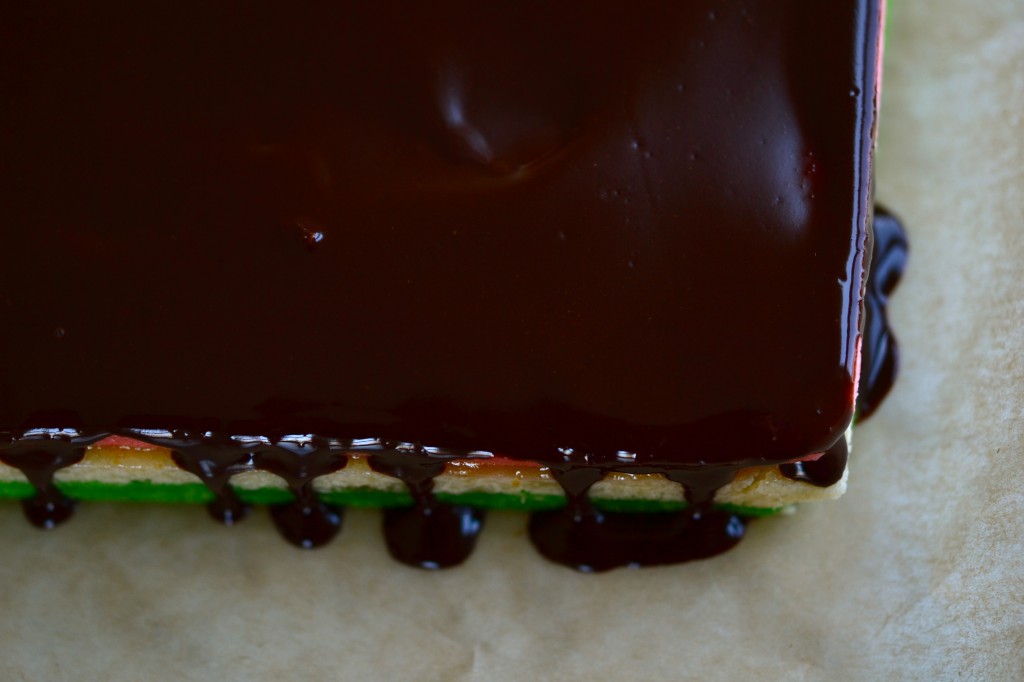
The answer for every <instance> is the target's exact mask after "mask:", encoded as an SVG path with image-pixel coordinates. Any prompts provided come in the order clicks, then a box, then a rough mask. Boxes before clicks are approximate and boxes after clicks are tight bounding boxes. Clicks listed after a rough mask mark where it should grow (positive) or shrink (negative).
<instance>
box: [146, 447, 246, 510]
mask: <svg viewBox="0 0 1024 682" xmlns="http://www.w3.org/2000/svg"><path fill="white" fill-rule="evenodd" d="M134 437H137V438H139V439H140V440H144V441H146V442H148V443H151V444H153V445H159V446H161V447H165V448H169V449H170V450H171V457H172V458H173V459H174V463H175V464H177V465H178V466H179V467H181V468H182V469H184V470H185V471H187V472H189V473H191V474H194V475H196V476H198V477H199V480H201V481H202V482H203V485H205V486H206V487H207V488H208V489H209V490H210V492H212V493H213V494H214V500H213V502H211V503H210V504H209V505H207V510H208V511H209V512H210V516H212V517H213V518H215V519H217V520H218V521H220V522H221V523H223V524H224V525H225V526H233V525H234V524H236V523H238V522H239V521H241V520H242V519H244V518H245V517H246V516H248V515H249V507H248V505H245V504H243V503H242V501H241V500H239V499H238V496H237V495H236V494H235V491H234V490H232V489H231V486H230V485H228V482H229V481H230V479H231V477H232V476H234V475H235V474H237V473H241V472H243V471H249V470H251V469H252V453H251V451H250V450H249V448H248V447H246V446H245V445H244V444H240V443H238V442H237V441H236V440H235V439H233V438H230V437H227V436H219V435H217V434H213V433H205V434H202V435H198V434H189V433H185V432H175V433H173V434H171V435H170V436H169V437H166V438H164V437H153V436H149V437H147V436H146V435H144V434H135V435H134Z"/></svg>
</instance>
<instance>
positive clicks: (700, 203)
mask: <svg viewBox="0 0 1024 682" xmlns="http://www.w3.org/2000/svg"><path fill="white" fill-rule="evenodd" d="M3 11H4V14H5V16H4V21H0V32H2V35H0V38H2V40H0V50H2V52H0V79H2V80H0V86H2V91H3V92H5V93H8V94H7V95H6V101H5V114H6V116H7V117H8V119H9V121H8V125H5V126H4V127H3V128H2V132H0V134H2V135H3V138H2V140H0V142H2V143H3V146H4V149H5V161H4V163H3V165H2V166H0V173H2V175H0V200H2V205H3V206H4V211H5V227H4V230H3V231H2V232H0V251H2V252H3V253H5V254H6V255H8V262H7V264H6V265H5V267H4V268H3V269H0V305H2V306H3V307H4V311H5V315H4V317H3V319H4V320H6V324H8V325H11V324H14V325H16V333H15V332H14V330H11V331H10V332H9V333H5V334H2V335H0V358H4V361H3V364H2V365H0V389H2V390H0V432H2V433H3V434H6V436H7V440H8V441H10V442H9V443H8V444H7V445H0V451H2V452H3V457H4V459H5V461H8V460H11V461H17V462H21V464H18V465H17V466H20V467H21V468H23V470H26V469H28V470H31V467H32V465H27V464H25V463H24V461H25V459H26V457H23V456H19V455H17V454H16V453H19V452H22V453H24V452H29V451H32V452H34V453H35V452H38V453H40V454H33V459H34V458H36V457H39V458H40V459H41V461H44V462H45V461H48V462H49V463H48V464H46V463H44V464H43V465H42V466H41V467H40V468H38V470H37V471H36V472H34V473H33V476H35V478H34V479H33V482H34V483H36V485H37V488H38V490H39V495H40V497H39V499H40V500H44V499H47V500H49V502H45V503H44V506H45V505H46V504H49V505H51V506H53V505H54V504H56V503H55V502H54V501H53V500H54V499H57V498H55V497H54V489H53V486H52V473H53V471H55V470H56V468H58V467H59V466H63V465H66V463H67V462H70V461H71V460H72V459H73V456H71V455H68V454H67V452H73V451H74V450H75V448H71V450H70V451H69V450H68V448H67V447H65V446H64V445H60V444H59V442H61V441H59V440H58V441H53V440H52V439H51V441H49V442H46V443H43V442H42V441H39V442H38V443H35V442H33V443H32V446H31V448H30V449H29V450H25V449H22V446H23V444H24V443H25V442H26V441H27V440H29V439H30V438H29V436H28V435H26V434H28V433H29V430H31V429H39V428H41V429H49V430H51V431H50V432H52V430H54V429H71V428H72V427H73V428H74V429H75V433H76V434H77V435H76V436H75V438H86V439H98V438H100V437H102V436H103V435H106V434H122V435H130V436H132V437H135V438H138V439H140V440H143V441H145V442H149V443H153V444H156V445H161V446H165V447H169V448H171V449H172V451H173V452H174V459H175V461H176V462H177V463H178V464H179V466H181V467H182V468H183V469H185V470H187V471H190V472H192V473H194V474H196V475H197V476H199V478H200V479H201V480H202V481H203V482H204V483H205V484H206V485H207V486H208V487H209V488H210V490H212V491H213V492H214V494H215V497H216V500H215V502H214V503H213V505H212V506H211V510H212V512H213V513H214V515H215V516H216V517H218V518H220V519H222V520H223V521H225V522H228V523H233V522H235V521H236V520H238V519H240V518H242V517H244V515H245V512H246V510H245V508H244V506H243V505H241V504H240V503H239V501H238V500H237V498H236V497H235V495H234V493H233V492H232V491H231V488H230V487H229V486H228V485H227V482H228V479H229V478H230V476H231V475H233V474H235V473H238V472H240V471H246V470H250V469H265V470H268V471H272V472H274V473H276V474H278V475H280V476H282V477H283V478H284V479H285V481H286V482H287V484H288V486H289V488H290V490H291V491H292V494H293V495H294V498H295V500H294V502H293V503H291V504H289V505H285V506H283V507H281V508H278V509H275V510H274V511H273V516H274V519H275V522H276V523H277V525H278V527H279V528H280V529H281V530H282V531H283V532H284V533H285V534H286V536H287V537H288V538H289V539H290V540H291V541H292V542H295V543H296V544H299V545H302V546H315V545H317V544H320V543H322V542H324V541H326V540H327V539H329V538H330V537H331V536H332V535H333V534H334V533H335V532H336V531H337V528H338V527H339V525H340V520H341V519H340V515H339V513H338V511H337V510H334V509H331V508H328V507H326V506H325V505H323V504H322V503H321V502H319V501H318V500H317V499H316V497H315V496H314V494H313V491H312V482H313V480H314V479H315V478H316V477H317V476H320V475H323V474H325V473H329V472H331V471H335V470H337V469H339V468H341V467H343V466H344V465H345V462H346V459H345V453H349V452H353V453H366V454H369V455H370V456H371V466H373V467H374V468H375V469H377V470H379V471H383V472H385V473H388V474H390V475H394V476H397V477H399V478H401V479H402V480H403V481H404V482H405V483H406V485H407V487H408V489H409V491H410V493H411V494H412V496H413V499H414V505H413V507H412V508H411V509H410V510H393V511H389V512H386V515H385V533H386V535H387V537H388V543H389V547H390V549H391V551H392V553H393V554H394V555H395V556H396V557H398V558H400V559H401V560H403V561H407V562H409V563H413V564H416V565H422V566H441V565H450V564H453V563H458V562H459V561H462V560H463V559H464V558H465V556H466V555H467V554H468V553H469V551H470V550H471V549H472V545H473V541H474V539H475V536H476V532H477V531H478V530H479V527H480V524H481V519H482V517H480V516H479V515H477V514H476V513H475V512H473V511H472V510H467V509H462V508H457V507H449V506H446V505H443V504H441V503H439V502H438V501H437V500H436V499H435V498H434V496H433V495H432V479H433V477H434V476H436V475H437V473H439V472H440V471H442V470H443V466H444V464H443V461H444V459H446V458H451V457H455V456H464V455H466V454H467V453H470V452H473V451H477V450H489V451H494V452H500V453H501V454H502V455H504V456H507V457H511V458H515V459H524V460H534V461H540V462H542V463H545V464H547V465H548V466H550V467H552V470H553V471H555V472H556V476H557V478H558V479H559V482H560V483H561V484H562V485H563V488H564V489H565V490H566V493H567V497H568V500H569V504H568V506H567V508H566V511H564V512H552V513H550V514H542V515H537V516H536V517H535V518H534V520H533V521H532V522H531V534H532V536H533V538H534V540H535V542H536V543H537V544H538V546H541V547H542V551H544V552H545V554H546V555H548V556H550V557H552V558H555V559H556V560H559V561H563V562H565V563H569V564H572V565H577V566H581V567H583V566H586V567H589V568H592V569H594V570H600V569H603V568H608V567H611V566H615V565H624V564H636V563H641V564H642V563H659V562H662V561H663V560H664V561H678V560H684V559H686V558H697V557H701V556H707V555H710V554H713V553H716V552H717V551H721V549H724V548H726V547H727V546H731V544H733V543H734V542H735V541H736V540H737V539H738V537H739V536H740V535H742V523H740V522H739V521H738V520H736V519H734V518H732V517H731V516H729V515H728V514H722V513H719V512H716V511H714V510H712V509H711V507H710V504H711V502H712V500H713V497H714V491H715V490H716V489H717V488H718V487H720V486H721V485H722V484H724V483H725V482H727V481H728V480H730V479H731V477H732V476H733V475H734V474H735V472H736V471H738V470H739V469H742V468H746V467H749V466H764V465H771V464H780V463H784V462H787V461H791V460H792V459H793V458H794V457H796V456H803V455H807V454H811V453H817V452H822V451H826V450H828V449H829V448H831V447H832V446H833V444H835V443H836V442H837V441H838V440H840V439H841V438H842V434H843V433H844V431H845V430H846V428H847V426H848V424H849V423H850V420H851V418H852V415H853V409H854V405H853V394H854V373H855V371H856V355H857V352H856V351H857V343H858V338H859V336H858V329H859V328H860V325H861V320H860V295H861V291H862V289H863V288H864V277H865V272H866V269H865V268H866V264H865V262H864V261H865V259H864V257H863V254H864V252H865V250H866V248H867V246H868V244H867V240H868V229H867V224H868V222H869V218H870V216H869V200H870V188H871V171H870V168H871V165H870V163H869V160H870V153H871V149H872V146H873V131H874V124H875V95H876V92H877V82H876V70H875V68H874V66H875V59H876V55H877V51H878V38H879V37H878V26H879V24H878V14H879V3H878V2H877V0H846V1H845V2H830V3H812V4H810V5H808V4H806V3H800V2H798V1H797V0H788V1H779V2H773V3H760V4H754V3H742V2H738V3H735V4H733V5H729V6H724V7H723V6H722V5H721V4H720V3H712V2H692V3H662V4H661V5H660V6H658V7H654V8H645V10H644V11H643V12H630V11H628V10H627V9H626V8H624V7H622V6H621V5H620V4H619V3H616V2H610V1H609V2H597V3H588V4H587V8H586V11H585V12H580V11H578V8H576V7H574V6H572V5H571V3H567V4H565V5H563V4H557V6H555V7H551V6H549V3H538V4H536V5H534V4H530V3H525V4H524V3H521V2H512V3H507V4H506V3H501V2H495V3H470V2H463V1H461V0H447V1H446V2H442V3H432V4H431V6H430V8H429V9H427V8H425V7H424V8H419V7H416V6H413V7H410V6H408V5H407V4H404V3H397V4H394V6H392V3H389V2H380V3H371V4H368V5H366V6H362V5H359V4H353V5H350V6H345V7H328V8H318V9H315V10H313V9H308V8H301V7H287V8H283V7H280V8H279V7H277V6H276V5H275V4H273V3H269V2H266V3H264V2H254V3H246V6H245V8H244V9H238V8H234V7H231V6H229V5H222V4H220V3H214V4H212V5H211V4H210V3H205V2H175V3H162V2H154V3H147V4H146V5H144V6H139V7H137V8H132V9H131V10H124V9H123V8H122V9H118V10H113V9H111V8H107V7H103V6H100V7H94V6H90V7H89V8H84V9H83V8H80V7H79V5H78V3H70V2H68V3H62V2H55V3H45V4H42V3H34V4H29V5H26V6H18V7H17V8H7V9H5V10H3ZM399 19H400V20H399ZM525 45H528V46H529V49H524V47H523V46H525ZM182 46H188V50H183V49H182ZM851 207H852V208H851ZM41 273H44V275H43V274H41ZM886 281H887V282H888V281H889V280H886ZM890 289H891V284H889V285H883V286H882V287H881V288H880V289H878V291H876V292H874V294H873V293H872V289H871V287H868V291H867V295H868V296H869V298H870V296H872V295H875V296H876V297H878V296H880V297H881V299H882V301H883V303H884V298H885V297H886V296H887V295H888V291H889V290H890ZM870 307H871V306H870V304H869V308H870ZM879 310H880V309H879ZM878 317H879V318H880V319H881V320H882V324H883V325H884V314H882V315H880V316H878ZM12 321H14V322H12ZM865 334H866V335H867V336H871V334H873V332H872V331H871V330H870V329H869V330H866V332H865ZM872 338H874V337H873V336H872ZM882 338H888V337H887V336H886V335H885V333H884V332H883V333H882ZM872 357H874V356H870V357H868V356H866V357H865V359H864V363H865V368H866V369H865V371H866V372H868V374H867V375H868V376H870V377H874V374H871V373H870V372H869V371H868V370H867V364H868V363H869V362H872V363H873V362H875V360H872V359H871V358H872ZM881 357H883V358H886V357H891V355H887V354H885V353H883V354H882V356H881ZM873 366H874V365H872V367H873ZM881 376H883V377H884V376H888V377H889V379H890V380H891V375H887V374H886V372H882V375H881ZM882 383H884V381H883V382H882ZM868 384H869V385H870V386H876V385H880V384H878V383H877V382H876V381H875V379H873V378H872V379H871V380H870V381H869V382H868ZM694 387H699V390H694ZM868 393H869V394H871V395H875V394H874V393H873V392H872V391H871V390H869V391H868ZM873 404H876V403H872V405H873ZM241 434H261V435H260V436H259V437H253V436H244V435H241ZM274 434H277V435H274ZM287 434H316V436H315V437H313V436H310V437H308V441H307V442H304V444H297V443H298V442H299V441H301V438H299V437H297V436H291V435H287ZM366 436H373V437H375V438H376V439H380V440H373V441H372V442H371V441H366V440H362V441H358V440H352V439H353V438H365V437H366ZM296 439H298V440H296ZM398 439H404V440H410V441H413V442H416V443H429V444H430V445H432V446H435V447H433V448H431V449H429V450H427V449H422V448H419V446H412V447H413V450H412V452H409V451H408V448H406V447H398V446H395V447H390V446H389V445H388V443H390V442H394V441H397V440H398ZM75 442H78V441H75ZM76 447H77V446H76ZM65 451H67V452H65ZM424 452H426V453H427V454H423V453H424ZM62 453H63V454H62ZM431 457H433V459H432V458H431ZM613 470H614V471H632V472H641V471H644V472H647V471H656V472H661V473H664V474H665V475H666V476H668V477H669V478H670V479H671V480H674V481H676V482H678V483H680V485H681V495H684V496H685V497H686V498H687V499H688V500H689V501H690V503H691V506H690V507H689V510H688V511H686V512H684V513H682V514H678V515H673V516H670V517H664V518H659V520H657V521H655V522H652V525H651V526H650V528H651V530H650V533H651V534H654V535H658V536H660V537H666V536H670V537H673V538H677V539H678V540H676V541H673V542H671V543H668V544H669V545H671V547H666V548H662V549H657V548H655V547H647V548H642V547H641V544H642V543H638V542H634V541H633V540H629V541H623V540H621V537H620V536H621V535H622V533H626V534H627V535H629V536H630V537H631V538H633V537H640V536H643V535H644V534H645V533H646V532H647V531H641V530H639V529H638V528H636V527H634V526H637V525H638V523H637V522H635V521H634V520H632V519H627V518H624V517H619V516H616V515H601V514H597V513H596V512H594V511H593V510H592V509H591V508H590V505H589V503H588V501H587V490H589V487H590V485H592V484H593V482H594V481H595V480H597V479H599V478H600V477H601V476H603V475H604V474H605V473H607V472H608V471H613ZM39 472H41V473H39ZM37 481H38V482H37ZM581 481H582V482H581ZM425 537H426V538H429V541H428V542H426V543H424V541H423V539H424V538H425ZM580 537H585V538H587V540H586V542H589V543H594V544H595V547H594V548H591V549H586V550H584V549H580V546H579V540H578V538H580ZM617 538H618V539H617ZM597 545H603V546H604V547H603V548H602V547H597Z"/></svg>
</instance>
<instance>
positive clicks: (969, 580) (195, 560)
mask: <svg viewBox="0 0 1024 682" xmlns="http://www.w3.org/2000/svg"><path fill="white" fill-rule="evenodd" d="M891 5H892V6H891V7H890V26H889V32H888V41H887V51H886V75H885V92H884V104H883V112H882V121H881V130H882V133H881V143H880V153H879V156H878V166H877V171H878V172H877V196H878V199H879V201H880V202H882V203H884V204H886V205H888V206H889V207H891V208H892V209H893V210H894V211H896V212H897V213H898V214H899V215H901V216H902V217H903V218H904V220H905V222H906V224H907V225H908V227H909V231H910V237H911V248H912V261H911V267H910V270H909V272H908V274H907V276H906V278H905V279H904V281H903V283H902V284H901V286H900V288H899V289H898V291H897V293H896V296H895V297H894V300H893V304H892V308H891V318H892V320H893V322H894V325H895V328H896V330H897V333H898V335H899V338H900V341H901V345H902V349H903V371H902V375H901V377H900V379H899V383H898V384H897V386H896V389H895V391H894V392H893V394H892V395H891V397H890V399H889V401H888V402H887V403H886V404H884V405H883V407H882V409H881V410H880V411H879V413H878V414H877V415H876V416H875V417H874V418H873V419H872V420H870V421H869V422H868V423H866V424H864V425H863V426H862V427H861V428H859V429H858V430H857V432H856V434H855V440H854V455H853V459H852V473H851V478H850V492H849V493H848V494H847V495H846V497H845V498H843V499H842V500H840V501H838V502H834V503H819V504H816V505H809V506H805V507H803V508H801V509H800V511H799V513H798V514H796V515H794V516H790V517H783V518H777V519H771V520H764V521H759V522H757V523H755V524H753V525H752V526H751V528H750V531H749V535H748V537H747V538H746V540H745V541H744V542H743V543H741V545H740V546H739V547H738V548H737V549H736V550H735V551H733V552H731V553H729V554H726V555H724V556H722V557H720V558H717V559H714V560H712V561H705V562H698V563H693V564H689V565H684V566H676V567H669V568H656V569H647V570H643V571H617V572H613V573H611V574H605V575H581V574H577V573H575V572H572V571H569V570H567V569H564V568H562V567H559V566H555V565H552V564H548V563H545V562H544V561H543V560H541V559H540V558H539V557H538V556H537V555H536V554H535V552H534V551H533V549H532V548H531V547H530V545H529V541H528V539H527V538H526V536H525V522H526V517H525V516H519V515H515V514H492V515H491V516H490V517H489V519H488V522H487V526H488V527H487V528H486V529H485V532H484V534H483V536H482V539H481V542H480V547H479V549H478V551H477V553H476V554H475V555H474V556H473V557H472V559H471V560H470V561H469V563H468V564H467V565H465V566H464V567H461V568H458V569H454V570H449V571H445V572H440V573H427V572H422V571H418V570H414V569H409V568H406V567H404V566H401V565H399V564H397V563H394V562H392V561H391V560H390V559H389V558H388V557H387V555H386V552H385V550H384V545H383V540H382V538H381V535H380V532H379V529H378V526H379V523H380V519H379V516H378V515H377V514H376V513H375V512H349V513H348V516H347V518H346V528H345V531H344V532H343V534H342V535H341V537H340V538H339V539H338V540H336V541H335V542H334V543H332V544H331V545H329V546H327V547H325V548H323V549H321V550H317V551H313V552H302V551H298V550H295V549H293V548H292V547H290V546H289V545H287V544H285V543H284V542H282V541H281V540H280V539H279V538H278V537H277V535H276V534H275V532H274V530H273V528H272V527H271V524H270V523H269V521H268V520H267V518H266V515H265V513H257V514H256V515H255V517H254V518H251V519H249V520H247V521H246V522H245V523H244V524H242V525H241V526H239V527H237V528H223V527H220V526H218V525H217V524H215V523H212V522H210V521H209V520H208V519H207V518H206V515H205V514H204V513H203V511H202V510H201V509H199V508H194V507H180V508H179V507H158V506H130V505H121V506H116V505H101V504H93V505H82V506H81V507H80V509H79V513H78V515H77V516H76V518H75V519H73V521H72V522H71V523H69V524H68V525H66V526H65V527H63V528H61V529H59V530H58V531H55V532H50V533H43V532H40V531H38V530H36V529H34V528H32V527H30V526H29V525H28V524H27V523H25V521H24V520H23V519H22V515H21V511H20V509H19V508H18V506H17V505H16V504H14V503H3V504H0V680H19V679H33V680H42V679H47V680H58V679H76V680H78V679H108V680H139V679H184V680H209V679H222V680H234V679H248V680H276V679H290V678H293V677H294V676H297V675H299V674H301V675H303V676H305V677H306V678H307V679H363V680H368V679H389V680H391V679H416V680H521V679H538V680H539V679H543V680H562V679H589V680H605V679H617V680H622V679H630V680H645V679H651V680H670V679H671V680H680V679H701V680H713V679H719V678H721V679H732V680H735V679H753V678H755V677H756V678H759V679H766V680H776V679H786V680H802V679H808V680H821V679H828V680H839V679H856V680H878V679H921V680H936V679H969V680H973V679H985V680H1021V679H1024V474H1022V471H1024V466H1022V450H1024V438H1022V431H1024V382H1022V380H1024V291H1022V282H1024V274H1022V273H1024V123H1022V113H1021V112H1022V111H1024V3H1022V2H1019V1H1018V0H1005V1H994V0H989V1H987V2H978V3H974V2H969V1H968V0H958V1H948V0H943V1H941V2H939V1H931V2H929V1H926V0H918V1H916V2H913V1H910V0H895V2H893V3H891Z"/></svg>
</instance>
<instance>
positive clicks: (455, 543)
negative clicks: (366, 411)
mask: <svg viewBox="0 0 1024 682" xmlns="http://www.w3.org/2000/svg"><path fill="white" fill-rule="evenodd" d="M445 459H450V457H445V458H436V457H432V456H431V455H428V454H426V453H425V452H423V449H422V448H420V447H419V446H413V447H412V448H409V449H393V448H388V449H386V450H385V451H383V452H380V453H376V454H374V455H372V456H371V457H370V459H369V464H370V468H372V469H373V470H374V471H376V472H378V473H381V474H386V475H388V476H394V477H395V478H397V479H399V480H400V481H402V482H403V483H405V485H406V487H407V488H408V490H409V494H410V495H412V499H413V505H412V507H405V508H396V509H385V510H384V538H385V541H386V542H387V546H388V552H390V554H391V556H392V557H394V558H395V559H397V560H398V561H401V562H402V563H404V564H408V565H410V566H419V567H420V568H431V569H435V568H447V567H449V566H455V565H457V564H461V563H462V562H463V561H465V560H466V559H467V558H468V557H469V555H470V554H471V553H472V551H473V548H474V547H476V539H477V536H478V535H479V534H480V529H481V528H482V527H483V523H484V513H483V511H482V510H479V509H474V508H473V507H467V506H465V505H453V504H445V503H443V502H440V501H438V499H437V497H435V496H434V492H433V491H434V478H435V477H436V476H438V475H440V474H441V473H442V472H443V471H444V466H445Z"/></svg>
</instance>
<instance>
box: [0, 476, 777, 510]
mask: <svg viewBox="0 0 1024 682" xmlns="http://www.w3.org/2000/svg"><path fill="white" fill-rule="evenodd" d="M56 485H57V488H58V489H59V490H60V491H61V493H63V494H64V495H66V496H67V497H69V498H71V499H73V500H80V501H83V502H155V503H166V504H179V503H184V504H205V503H208V502H212V501H213V493H211V492H210V491H209V490H208V489H207V488H206V487H205V486H203V485H202V484H200V483H182V484H171V483H151V482H149V481H131V482H129V483H104V482H100V481H64V482H57V484H56ZM234 490H235V492H236V493H237V495H238V497H239V498H240V499H241V500H242V501H243V502H245V503H247V504H284V503H286V502H289V501H291V499H292V495H291V493H290V492H288V491H287V490H285V489H282V488H270V487H267V488H238V487H236V488H234ZM34 494H35V488H34V487H33V486H32V484H30V483H25V482H23V481H3V482H0V500H2V499H8V500H23V499H27V498H29V497H32V495H34ZM320 497H321V499H322V500H323V501H324V502H327V503H328V504H335V505H340V506H344V507H374V508H383V507H407V506H412V498H411V497H410V496H409V494H408V493H406V492H393V491H386V490H376V489H373V488H346V489H344V490H337V491H332V492H328V493H323V494H321V495H320ZM437 498H438V499H439V500H441V501H442V502H447V503H452V504H465V505H470V506H473V507H478V508H480V509H497V510H514V511H543V510H549V509H558V508H560V507H564V506H565V498H564V497H562V496H561V495H543V494H536V493H529V492H520V493H473V492H468V493H459V494H447V493H437ZM594 505H595V506H596V507H597V508H598V509H601V510H603V511H608V512H626V513H645V514H646V513H656V512H671V511H679V510H680V509H684V508H685V507H686V503H685V502H681V501H680V502H668V501H662V500H636V499H628V500H618V499H609V498H600V497H595V498H594ZM716 506H717V507H719V508H720V509H725V510H728V511H730V512H732V513H734V514H738V515H741V516H751V517H753V516H771V515H773V514H776V513H778V512H780V511H781V510H782V509H781V508H767V507H745V506H739V505H731V504H721V505H716Z"/></svg>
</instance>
